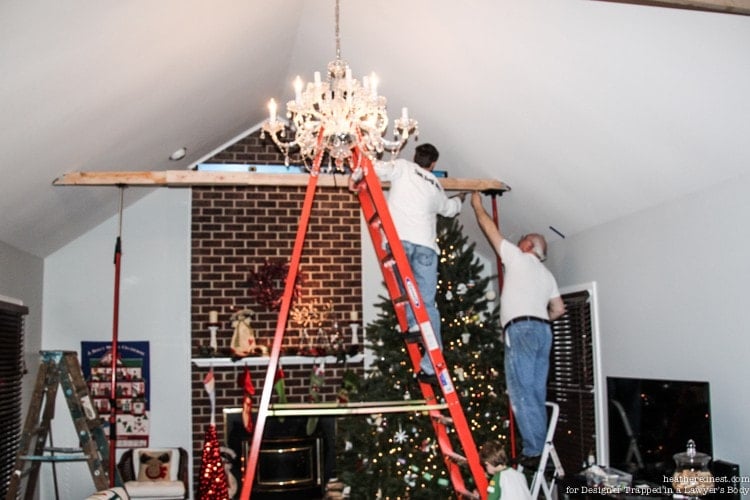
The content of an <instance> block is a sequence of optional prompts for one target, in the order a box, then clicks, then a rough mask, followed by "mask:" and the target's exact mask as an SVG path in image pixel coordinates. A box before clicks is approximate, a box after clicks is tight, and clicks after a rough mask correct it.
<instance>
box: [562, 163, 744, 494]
mask: <svg viewBox="0 0 750 500" xmlns="http://www.w3.org/2000/svg"><path fill="white" fill-rule="evenodd" d="M633 188H635V189H637V186H635V187H633ZM623 189H630V187H627V186H624V187H623ZM749 189H750V177H744V178H740V179H736V180H734V181H733V182H729V183H725V184H723V185H721V186H719V187H716V188H711V189H709V190H707V191H705V192H703V193H698V194H694V195H691V196H688V197H685V198H681V199H679V200H676V201H674V202H672V203H668V204H665V205H661V206H658V207H654V208H652V209H649V210H646V211H643V212H639V213H636V214H632V215H630V216H628V217H625V218H623V219H620V220H619V221H616V222H612V223H609V224H605V225H603V226H600V227H598V228H595V229H593V230H589V231H586V232H585V233H582V234H580V235H577V236H574V237H569V238H567V239H565V240H561V241H558V242H555V243H554V244H553V245H552V247H551V251H550V258H549V261H548V265H549V267H550V269H551V270H552V271H553V272H554V274H555V276H556V277H557V279H558V281H559V283H560V285H561V286H566V285H571V284H575V283H583V282H588V281H596V282H597V286H598V299H599V313H600V317H599V322H600V323H599V324H600V328H601V351H602V362H603V363H602V364H603V371H604V376H631V377H644V378H665V379H686V380H705V381H708V382H709V383H710V390H711V409H712V415H711V417H712V425H713V448H714V458H718V459H723V460H728V461H730V462H735V463H739V464H740V472H741V473H742V474H744V475H747V474H748V473H749V472H750V447H748V438H747V423H746V421H747V415H748V414H750V384H748V383H747V377H748V374H750V369H748V367H747V353H748V352H750V335H748V328H747V320H746V317H745V314H746V312H747V309H746V308H747V305H746V304H745V301H746V300H747V298H748V295H747V280H748V278H749V277H750V260H748V256H747V254H748V252H747V249H748V246H750V229H748V220H750V197H748V196H747V192H748V190H749ZM698 447H699V448H700V443H698ZM678 451H682V450H675V452H678ZM743 486H748V485H747V484H743Z"/></svg>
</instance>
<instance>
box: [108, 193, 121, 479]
mask: <svg viewBox="0 0 750 500" xmlns="http://www.w3.org/2000/svg"><path fill="white" fill-rule="evenodd" d="M124 193H125V188H124V187H123V186H120V212H119V224H118V226H119V227H118V232H117V240H116V241H115V293H114V307H113V313H112V348H111V356H112V359H111V370H112V373H111V380H110V386H109V485H110V486H111V487H114V486H117V485H116V484H115V477H116V476H117V474H116V473H115V466H116V462H117V461H116V456H117V358H118V357H119V354H118V352H117V338H118V329H119V324H120V261H121V260H122V202H123V196H124Z"/></svg>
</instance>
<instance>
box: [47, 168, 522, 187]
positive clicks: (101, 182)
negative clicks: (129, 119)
mask: <svg viewBox="0 0 750 500" xmlns="http://www.w3.org/2000/svg"><path fill="white" fill-rule="evenodd" d="M438 180H439V181H440V183H441V184H442V185H443V188H444V189H445V190H446V191H500V192H502V191H510V186H508V185H507V184H505V183H503V182H501V181H498V180H495V179H460V178H457V177H441V178H438ZM307 181H308V174H269V173H259V172H215V171H198V170H167V171H163V172H152V171H134V172H70V173H67V174H64V175H62V176H61V177H58V178H57V179H55V180H54V182H53V183H52V185H54V186H141V187H159V186H163V187H191V186H306V185H307ZM348 181H349V176H348V175H343V174H320V179H318V185H319V186H325V187H341V188H346V187H347V186H348ZM384 187H387V184H386V185H384Z"/></svg>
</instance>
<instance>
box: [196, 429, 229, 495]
mask: <svg viewBox="0 0 750 500" xmlns="http://www.w3.org/2000/svg"><path fill="white" fill-rule="evenodd" d="M198 498H200V499H201V500H228V499H229V488H228V487H227V475H226V471H225V470H224V462H223V461H222V459H221V450H220V446H219V439H218V438H217V437H216V426H215V425H213V424H212V425H209V426H208V429H207V430H206V437H205V439H204V441H203V454H202V456H201V473H200V486H199V487H198Z"/></svg>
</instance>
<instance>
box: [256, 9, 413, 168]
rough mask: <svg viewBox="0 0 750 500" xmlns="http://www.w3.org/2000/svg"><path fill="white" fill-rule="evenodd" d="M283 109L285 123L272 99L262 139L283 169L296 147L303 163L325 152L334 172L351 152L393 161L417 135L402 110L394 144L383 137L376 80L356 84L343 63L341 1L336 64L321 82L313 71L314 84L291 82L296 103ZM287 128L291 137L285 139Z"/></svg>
mask: <svg viewBox="0 0 750 500" xmlns="http://www.w3.org/2000/svg"><path fill="white" fill-rule="evenodd" d="M286 107H287V113H286V116H287V118H288V119H289V122H288V123H287V122H286V121H285V120H280V119H279V118H278V116H277V104H276V101H275V100H273V99H271V101H270V102H269V103H268V111H269V117H268V120H266V121H265V122H264V123H263V127H262V129H261V138H263V137H265V134H266V133H268V134H269V135H270V136H271V138H272V139H273V142H274V143H275V144H276V145H277V146H278V147H279V149H280V150H281V152H282V153H283V154H284V157H285V163H286V164H287V165H289V154H290V152H291V151H292V150H293V149H296V148H299V154H300V156H301V157H302V160H303V161H304V162H305V164H307V160H312V159H314V158H315V157H316V156H318V155H319V154H322V153H327V154H328V157H329V160H332V161H333V162H334V163H335V165H336V170H337V171H343V170H344V166H345V164H346V163H347V162H350V160H351V157H352V150H353V149H354V148H358V149H359V150H360V151H361V152H363V153H364V154H365V155H367V156H368V157H369V158H370V159H373V158H375V157H379V156H380V155H381V154H382V153H383V152H384V151H389V152H390V153H391V155H392V156H394V157H395V156H396V155H397V154H398V152H399V150H400V149H401V148H402V147H403V145H404V144H405V143H406V141H408V140H409V137H410V136H411V135H414V136H415V137H416V136H417V135H418V133H419V131H418V127H417V122H416V120H414V119H412V118H410V117H409V112H408V110H407V108H402V110H401V116H400V117H399V118H397V119H395V120H394V121H393V139H392V140H389V139H386V138H385V134H386V129H387V128H388V114H387V112H386V98H385V97H383V96H381V95H378V79H377V76H375V74H374V73H372V74H371V75H370V76H365V77H363V78H362V82H361V83H360V82H359V81H358V80H357V79H356V78H353V77H352V72H351V69H350V68H349V65H348V64H347V63H346V61H344V60H343V59H341V39H340V34H339V0H336V59H335V60H334V61H331V62H330V63H328V78H327V80H326V81H323V80H322V79H321V76H320V72H318V71H316V72H315V74H314V79H313V81H312V82H308V83H307V84H304V83H303V82H302V79H301V78H300V77H299V76H298V77H297V78H296V79H295V81H294V100H293V101H289V102H288V103H287V105H286ZM287 125H288V127H289V129H291V131H292V132H293V136H294V137H293V138H287V137H286V133H287V132H286V130H287ZM319 161H320V160H318V163H319ZM350 167H351V165H350Z"/></svg>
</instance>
